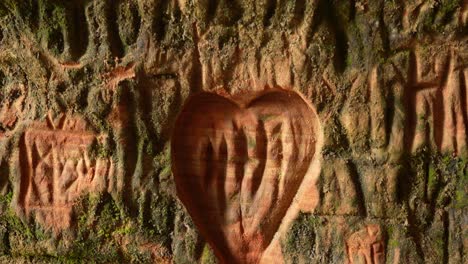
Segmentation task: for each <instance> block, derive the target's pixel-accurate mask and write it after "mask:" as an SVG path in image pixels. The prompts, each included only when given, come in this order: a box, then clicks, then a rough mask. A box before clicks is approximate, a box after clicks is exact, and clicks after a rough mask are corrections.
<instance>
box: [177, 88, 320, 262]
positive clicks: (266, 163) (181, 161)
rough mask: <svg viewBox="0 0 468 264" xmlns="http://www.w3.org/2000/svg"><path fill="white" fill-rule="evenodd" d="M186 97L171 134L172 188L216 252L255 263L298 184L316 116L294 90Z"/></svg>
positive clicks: (224, 257) (308, 160) (308, 158)
mask: <svg viewBox="0 0 468 264" xmlns="http://www.w3.org/2000/svg"><path fill="white" fill-rule="evenodd" d="M238 97H239V98H236V99H237V100H235V101H236V102H237V103H235V102H233V101H231V100H229V99H226V98H224V97H222V96H219V95H216V94H212V93H198V94H197V95H194V96H193V97H191V98H189V99H188V102H187V104H186V105H185V106H184V108H183V110H182V112H181V114H180V115H179V118H178V121H177V122H176V125H175V127H174V134H173V135H172V162H173V165H172V166H173V172H174V180H175V183H176V187H177V194H178V197H179V198H180V199H181V201H182V202H183V203H184V205H185V207H186V208H187V210H188V212H189V213H190V215H191V216H192V218H193V220H194V222H195V224H196V225H197V227H198V228H199V230H200V231H201V232H202V234H204V237H205V238H206V239H207V242H209V243H210V245H211V247H212V248H213V249H214V250H215V253H216V255H217V256H218V257H219V259H221V260H222V262H226V263H258V262H259V260H260V259H261V256H262V253H263V251H265V249H266V248H267V247H268V246H269V245H270V243H271V241H272V239H273V236H274V235H275V234H276V233H277V231H278V228H279V225H280V223H281V222H282V220H283V218H284V216H285V214H286V212H287V210H288V209H289V208H290V206H291V204H292V202H293V198H294V197H295V196H296V193H297V191H298V189H299V186H300V185H301V183H302V182H303V179H304V177H305V175H306V173H307V172H308V170H309V167H310V165H311V162H312V158H313V157H314V154H315V151H316V149H315V148H316V145H317V136H316V134H317V116H316V114H315V112H314V111H313V110H312V108H310V106H309V105H308V104H307V103H306V102H305V101H304V100H303V99H302V97H301V96H299V95H298V94H296V93H295V92H292V91H287V90H281V89H266V90H265V91H264V92H260V93H258V94H253V96H252V95H250V94H241V95H239V96H238Z"/></svg>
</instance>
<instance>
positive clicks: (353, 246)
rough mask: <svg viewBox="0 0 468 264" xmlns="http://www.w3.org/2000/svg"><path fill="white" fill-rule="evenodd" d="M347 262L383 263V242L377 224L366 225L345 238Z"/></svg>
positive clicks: (351, 263)
mask: <svg viewBox="0 0 468 264" xmlns="http://www.w3.org/2000/svg"><path fill="white" fill-rule="evenodd" d="M346 248H347V253H348V263H350V264H353V263H356V264H357V263H363V264H364V263H365V264H383V263H385V244H384V241H383V238H382V232H381V231H380V227H379V226H378V225H368V226H366V227H365V228H363V229H361V230H359V231H357V232H355V233H354V234H352V235H351V236H350V237H349V238H348V240H346Z"/></svg>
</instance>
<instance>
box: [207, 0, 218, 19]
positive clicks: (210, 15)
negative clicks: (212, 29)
mask: <svg viewBox="0 0 468 264" xmlns="http://www.w3.org/2000/svg"><path fill="white" fill-rule="evenodd" d="M218 5H219V0H210V1H208V6H207V8H206V23H210V22H211V21H213V19H214V18H215V15H216V11H217V10H218Z"/></svg>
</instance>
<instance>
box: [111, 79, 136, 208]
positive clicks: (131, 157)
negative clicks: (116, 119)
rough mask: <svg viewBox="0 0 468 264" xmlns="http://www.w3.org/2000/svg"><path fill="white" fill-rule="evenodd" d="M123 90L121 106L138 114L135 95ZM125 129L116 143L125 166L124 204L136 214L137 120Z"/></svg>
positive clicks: (127, 124)
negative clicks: (134, 185) (134, 188)
mask: <svg viewBox="0 0 468 264" xmlns="http://www.w3.org/2000/svg"><path fill="white" fill-rule="evenodd" d="M124 88H125V89H122V94H121V96H120V98H122V99H121V100H122V101H121V102H119V103H120V105H121V106H122V107H123V108H124V109H127V111H128V113H136V112H137V111H136V110H137V109H136V106H135V100H134V95H133V94H132V92H131V91H130V89H129V88H128V87H124ZM123 125H124V127H123V128H122V129H123V131H121V132H120V133H119V138H116V140H115V141H116V142H120V145H121V146H120V148H121V149H120V151H119V152H120V153H119V156H121V160H122V161H123V166H124V171H125V174H124V179H122V180H123V188H122V192H123V193H124V194H125V195H123V196H122V199H123V201H124V204H125V205H126V206H128V208H129V209H130V212H135V211H136V210H134V209H135V208H134V205H133V184H132V182H133V174H134V172H135V170H136V165H137V158H138V157H137V156H138V155H137V154H138V149H137V139H138V134H137V132H136V124H135V118H133V117H132V118H130V119H129V121H128V122H127V123H125V124H123ZM124 131H125V132H124Z"/></svg>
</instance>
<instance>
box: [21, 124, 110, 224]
mask: <svg viewBox="0 0 468 264" xmlns="http://www.w3.org/2000/svg"><path fill="white" fill-rule="evenodd" d="M97 140H98V137H97V135H96V134H94V133H92V132H90V131H89V130H87V129H86V123H85V122H84V121H83V120H81V119H78V118H67V116H66V115H63V116H62V118H61V119H60V120H59V122H58V124H56V123H54V121H53V120H52V118H48V119H47V123H46V124H44V123H36V124H35V125H34V126H33V127H32V128H30V129H28V130H26V132H25V133H24V136H23V139H22V140H21V146H20V166H21V186H20V194H19V207H20V209H22V210H24V213H25V215H26V216H29V215H30V214H31V213H32V212H34V214H35V216H36V220H37V221H38V222H39V223H41V224H42V225H43V226H44V227H46V228H51V229H53V230H54V231H58V230H60V229H64V228H68V227H70V225H71V223H72V220H71V216H72V209H73V208H72V207H73V203H74V202H75V201H76V199H77V198H79V196H80V195H82V194H84V193H85V192H88V191H100V190H104V189H105V186H106V180H105V179H106V176H107V175H109V174H110V171H111V170H112V164H111V162H110V160H107V159H101V158H98V159H95V160H93V159H91V157H90V154H89V151H90V147H91V146H92V144H94V143H97Z"/></svg>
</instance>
